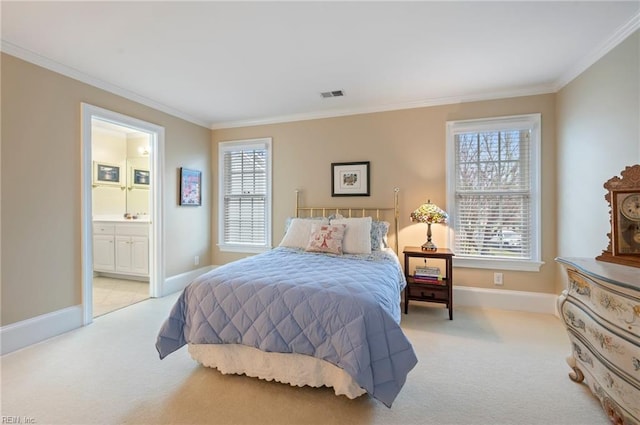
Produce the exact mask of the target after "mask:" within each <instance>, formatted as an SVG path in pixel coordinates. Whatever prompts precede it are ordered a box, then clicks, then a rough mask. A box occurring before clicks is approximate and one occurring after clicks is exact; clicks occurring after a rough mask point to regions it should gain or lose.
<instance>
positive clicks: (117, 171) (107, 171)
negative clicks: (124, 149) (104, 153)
mask: <svg viewBox="0 0 640 425" xmlns="http://www.w3.org/2000/svg"><path fill="white" fill-rule="evenodd" d="M121 171H122V167H121V166H120V165H119V164H112V163H108V162H100V161H93V184H94V185H95V186H122V172H121Z"/></svg>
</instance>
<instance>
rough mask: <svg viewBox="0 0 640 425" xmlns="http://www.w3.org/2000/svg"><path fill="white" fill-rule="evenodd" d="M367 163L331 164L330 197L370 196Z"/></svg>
mask: <svg viewBox="0 0 640 425" xmlns="http://www.w3.org/2000/svg"><path fill="white" fill-rule="evenodd" d="M369 165H370V163H369V161H360V162H334V163H332V164H331V196H370V189H369Z"/></svg>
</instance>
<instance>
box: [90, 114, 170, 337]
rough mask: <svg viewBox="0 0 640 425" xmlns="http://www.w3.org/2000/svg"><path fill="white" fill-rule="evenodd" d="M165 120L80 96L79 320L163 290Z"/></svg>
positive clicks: (152, 295) (160, 292) (151, 295)
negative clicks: (162, 122) (104, 105)
mask: <svg viewBox="0 0 640 425" xmlns="http://www.w3.org/2000/svg"><path fill="white" fill-rule="evenodd" d="M163 149H164V128H163V127H160V126H157V125H155V124H151V123H148V122H144V121H141V120H138V119H136V118H132V117H129V116H125V115H122V114H119V113H116V112H113V111H108V110H106V109H102V108H98V107H96V106H93V105H88V104H84V103H83V104H82V246H83V249H82V254H83V255H82V257H83V258H82V304H83V324H85V325H86V324H89V323H91V322H92V321H93V318H94V317H96V316H98V315H100V314H105V313H106V312H110V311H113V310H116V309H118V308H122V307H123V306H126V305H129V304H132V303H134V302H138V301H140V300H142V299H146V298H149V297H158V296H160V295H161V294H162V287H161V286H162V282H163V276H162V270H163V264H162V262H161V259H162V232H161V228H162V226H161V223H162V215H161V213H162V209H161V205H162V202H161V194H162V190H161V188H162V175H163V173H162V167H163V160H162V158H163Z"/></svg>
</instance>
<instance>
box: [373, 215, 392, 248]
mask: <svg viewBox="0 0 640 425" xmlns="http://www.w3.org/2000/svg"><path fill="white" fill-rule="evenodd" d="M388 232H389V222H388V221H378V220H374V221H372V222H371V251H380V250H381V249H382V248H386V247H387V246H386V240H387V233H388Z"/></svg>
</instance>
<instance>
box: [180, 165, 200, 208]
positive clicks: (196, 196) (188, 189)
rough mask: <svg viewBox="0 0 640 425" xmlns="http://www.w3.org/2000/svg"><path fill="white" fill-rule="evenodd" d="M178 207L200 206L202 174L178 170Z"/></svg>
mask: <svg viewBox="0 0 640 425" xmlns="http://www.w3.org/2000/svg"><path fill="white" fill-rule="evenodd" d="M180 205H183V206H200V205H202V172H201V171H198V170H190V169H188V168H184V167H181V168H180Z"/></svg>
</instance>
